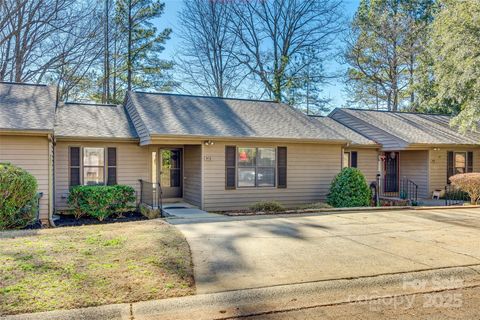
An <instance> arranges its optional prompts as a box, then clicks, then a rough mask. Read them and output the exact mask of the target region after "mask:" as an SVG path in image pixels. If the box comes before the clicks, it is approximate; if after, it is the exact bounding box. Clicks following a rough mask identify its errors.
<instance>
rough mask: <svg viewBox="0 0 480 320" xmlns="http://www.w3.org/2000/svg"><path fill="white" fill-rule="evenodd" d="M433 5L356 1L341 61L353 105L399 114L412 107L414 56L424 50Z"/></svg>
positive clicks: (427, 0) (413, 0)
mask: <svg viewBox="0 0 480 320" xmlns="http://www.w3.org/2000/svg"><path fill="white" fill-rule="evenodd" d="M433 5H434V1H433V0H361V1H360V6H359V8H358V10H357V13H356V15H355V17H354V21H353V22H352V25H351V32H350V35H349V38H348V40H347V50H346V54H345V60H346V62H347V63H348V64H349V66H350V68H349V70H348V73H347V84H348V90H349V91H350V93H351V94H352V96H353V102H355V103H357V104H360V105H362V106H367V107H375V108H377V109H378V108H386V109H388V110H393V111H396V110H399V109H401V108H402V107H405V105H406V100H408V99H407V98H410V99H409V101H410V104H413V103H414V100H415V95H414V93H413V92H412V91H411V88H413V84H414V77H415V70H416V68H417V65H418V62H417V57H418V56H419V54H420V53H421V52H422V50H424V47H425V41H426V40H425V38H426V36H425V34H426V32H427V26H428V24H429V23H430V22H431V12H432V7H433Z"/></svg>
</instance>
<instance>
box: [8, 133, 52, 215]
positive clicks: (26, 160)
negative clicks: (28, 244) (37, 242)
mask: <svg viewBox="0 0 480 320" xmlns="http://www.w3.org/2000/svg"><path fill="white" fill-rule="evenodd" d="M0 162H10V163H11V164H13V165H16V166H18V167H21V168H23V169H25V170H27V171H28V172H30V173H31V174H32V175H33V176H35V178H36V179H37V183H38V192H43V197H42V198H41V199H40V219H41V220H43V221H46V220H47V219H48V212H49V210H50V206H51V205H49V201H48V200H49V197H50V186H51V183H50V184H49V170H48V166H49V141H48V138H47V137H46V136H45V137H30V136H13V135H12V136H10V135H0Z"/></svg>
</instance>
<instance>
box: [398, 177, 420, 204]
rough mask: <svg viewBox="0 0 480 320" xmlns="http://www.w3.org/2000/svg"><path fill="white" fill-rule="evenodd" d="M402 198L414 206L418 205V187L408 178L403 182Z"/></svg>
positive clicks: (401, 188) (401, 187)
mask: <svg viewBox="0 0 480 320" xmlns="http://www.w3.org/2000/svg"><path fill="white" fill-rule="evenodd" d="M400 198H401V199H404V200H409V201H410V203H411V204H412V205H414V206H415V205H417V204H418V185H417V184H416V183H415V182H413V181H412V180H410V179H408V178H404V179H402V181H401V186H400Z"/></svg>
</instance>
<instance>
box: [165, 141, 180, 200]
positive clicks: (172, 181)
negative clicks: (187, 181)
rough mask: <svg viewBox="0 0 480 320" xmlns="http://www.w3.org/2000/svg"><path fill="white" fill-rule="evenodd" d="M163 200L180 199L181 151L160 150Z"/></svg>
mask: <svg viewBox="0 0 480 320" xmlns="http://www.w3.org/2000/svg"><path fill="white" fill-rule="evenodd" d="M160 156H161V167H160V184H161V186H162V191H163V198H181V197H182V150H181V149H160Z"/></svg>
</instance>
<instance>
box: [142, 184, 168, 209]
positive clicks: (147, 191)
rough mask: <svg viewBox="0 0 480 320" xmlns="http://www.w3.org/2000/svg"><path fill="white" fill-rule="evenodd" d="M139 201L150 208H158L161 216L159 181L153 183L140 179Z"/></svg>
mask: <svg viewBox="0 0 480 320" xmlns="http://www.w3.org/2000/svg"><path fill="white" fill-rule="evenodd" d="M139 181H140V203H142V204H145V205H147V206H150V207H151V208H152V209H159V210H160V216H162V217H163V210H162V208H163V199H162V195H163V191H162V186H161V185H160V183H153V182H149V181H145V180H142V179H140V180H139Z"/></svg>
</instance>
